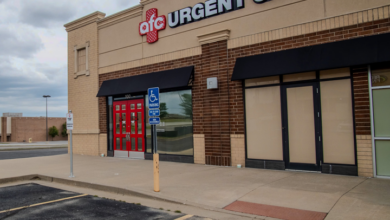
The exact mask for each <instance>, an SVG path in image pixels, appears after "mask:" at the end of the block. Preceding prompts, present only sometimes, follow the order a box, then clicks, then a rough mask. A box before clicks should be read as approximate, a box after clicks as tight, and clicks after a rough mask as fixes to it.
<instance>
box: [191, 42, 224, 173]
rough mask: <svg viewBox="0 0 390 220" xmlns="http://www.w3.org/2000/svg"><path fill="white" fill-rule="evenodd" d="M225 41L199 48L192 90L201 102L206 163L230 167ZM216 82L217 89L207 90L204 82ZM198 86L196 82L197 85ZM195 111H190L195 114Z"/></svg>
mask: <svg viewBox="0 0 390 220" xmlns="http://www.w3.org/2000/svg"><path fill="white" fill-rule="evenodd" d="M227 67H228V66H227V41H226V40H225V41H219V42H215V43H210V44H204V45H202V71H201V74H200V75H201V77H199V75H198V78H201V80H200V86H199V87H197V88H196V89H194V91H196V93H200V97H201V99H202V101H201V103H202V109H201V111H202V115H203V132H204V134H205V153H206V163H207V164H211V165H222V166H230V162H231V161H230V152H231V150H230V128H229V93H228V85H229V81H230V78H229V75H228V72H227ZM210 77H217V78H218V89H207V78H210ZM198 82H199V81H198ZM197 110H199V109H194V112H197Z"/></svg>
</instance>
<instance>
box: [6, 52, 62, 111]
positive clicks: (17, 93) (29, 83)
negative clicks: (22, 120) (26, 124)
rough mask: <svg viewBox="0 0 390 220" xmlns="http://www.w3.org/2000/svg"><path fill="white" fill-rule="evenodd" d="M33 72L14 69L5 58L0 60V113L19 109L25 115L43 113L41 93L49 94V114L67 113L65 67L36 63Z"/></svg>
mask: <svg viewBox="0 0 390 220" xmlns="http://www.w3.org/2000/svg"><path fill="white" fill-rule="evenodd" d="M36 66H37V68H36V69H37V70H36V71H31V72H28V71H23V70H19V69H16V68H14V67H13V66H12V65H11V62H10V61H9V60H8V59H4V58H2V59H0V78H1V80H0V88H1V89H0V113H2V112H23V114H24V115H25V116H43V115H45V108H46V107H45V100H44V98H42V95H46V94H48V95H51V97H52V98H50V99H49V103H50V105H49V107H50V108H49V110H50V111H49V115H50V116H52V117H64V115H65V114H66V112H67V80H66V75H67V70H66V67H65V66H64V67H61V68H58V67H49V66H47V65H45V64H38V65H36Z"/></svg>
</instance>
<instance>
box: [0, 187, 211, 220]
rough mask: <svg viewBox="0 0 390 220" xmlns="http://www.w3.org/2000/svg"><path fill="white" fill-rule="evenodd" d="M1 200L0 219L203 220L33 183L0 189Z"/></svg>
mask: <svg viewBox="0 0 390 220" xmlns="http://www.w3.org/2000/svg"><path fill="white" fill-rule="evenodd" d="M0 198H1V199H0V219H137V220H139V219H146V220H149V219H150V220H151V219H153V220H157V219H167V220H175V219H180V220H198V219H199V220H200V219H204V218H201V217H196V216H191V215H188V214H183V213H181V212H180V210H172V211H168V210H159V209H153V208H149V207H146V206H142V205H141V204H139V203H137V204H132V203H126V202H124V201H117V200H110V199H106V198H100V197H97V196H94V195H87V194H80V193H75V192H70V191H65V190H61V189H56V188H52V187H47V186H42V185H39V184H36V183H28V184H21V185H16V186H8V187H3V188H0Z"/></svg>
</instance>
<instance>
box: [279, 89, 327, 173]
mask: <svg viewBox="0 0 390 220" xmlns="http://www.w3.org/2000/svg"><path fill="white" fill-rule="evenodd" d="M318 89H319V88H318V83H305V84H299V85H285V86H282V110H283V120H282V131H283V148H284V151H283V152H284V153H283V154H284V155H283V159H284V161H285V162H286V169H299V170H313V171H320V170H321V158H322V155H321V152H322V150H321V147H320V146H321V144H320V142H321V131H320V130H321V129H320V128H321V126H320V123H321V120H320V108H319V102H320V98H319V93H318Z"/></svg>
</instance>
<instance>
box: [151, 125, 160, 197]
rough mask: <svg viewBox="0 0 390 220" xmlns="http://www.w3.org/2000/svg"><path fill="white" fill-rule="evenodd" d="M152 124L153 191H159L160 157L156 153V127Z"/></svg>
mask: <svg viewBox="0 0 390 220" xmlns="http://www.w3.org/2000/svg"><path fill="white" fill-rule="evenodd" d="M152 126H153V149H154V153H153V174H154V191H155V192H160V158H159V155H158V153H157V129H156V125H152Z"/></svg>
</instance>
